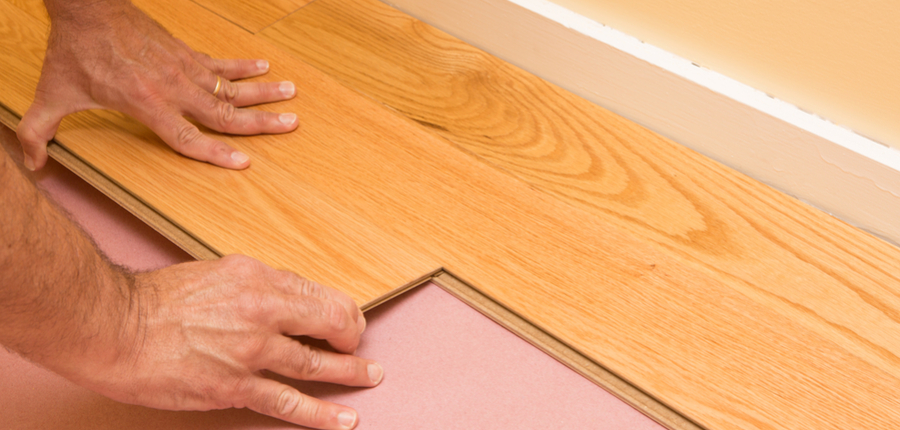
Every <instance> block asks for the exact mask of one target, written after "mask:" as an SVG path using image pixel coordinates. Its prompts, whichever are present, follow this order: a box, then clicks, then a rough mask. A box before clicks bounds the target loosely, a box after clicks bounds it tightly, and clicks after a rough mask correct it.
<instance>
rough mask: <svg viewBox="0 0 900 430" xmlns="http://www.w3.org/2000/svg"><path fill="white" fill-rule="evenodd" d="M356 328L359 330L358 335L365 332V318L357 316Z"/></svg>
mask: <svg viewBox="0 0 900 430" xmlns="http://www.w3.org/2000/svg"><path fill="white" fill-rule="evenodd" d="M356 326H357V328H358V329H359V332H360V334H362V332H364V331H366V318H365V317H363V316H362V315H360V316H358V317H357V318H356Z"/></svg>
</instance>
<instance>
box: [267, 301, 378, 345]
mask: <svg viewBox="0 0 900 430" xmlns="http://www.w3.org/2000/svg"><path fill="white" fill-rule="evenodd" d="M275 312H276V314H275V315H274V317H275V321H277V323H278V330H279V331H280V332H281V333H283V334H286V335H290V336H309V337H312V338H316V339H322V340H325V341H327V342H328V344H329V345H331V346H332V347H333V348H334V349H335V350H337V351H339V352H344V353H353V352H355V351H356V348H357V347H358V346H359V338H360V335H361V334H362V329H361V327H360V326H359V324H358V323H357V320H356V318H355V316H356V315H355V314H354V313H353V312H355V311H348V310H347V309H346V308H345V307H344V306H343V305H342V304H341V303H338V302H336V301H334V300H328V299H320V298H318V297H312V296H287V297H286V298H285V299H284V301H283V302H282V304H281V306H279V307H278V308H276V311H275Z"/></svg>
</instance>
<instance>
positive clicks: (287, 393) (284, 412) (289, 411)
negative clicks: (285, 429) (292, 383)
mask: <svg viewBox="0 0 900 430" xmlns="http://www.w3.org/2000/svg"><path fill="white" fill-rule="evenodd" d="M301 403H302V400H301V397H300V396H299V395H297V393H296V392H295V391H293V390H291V389H290V388H286V387H285V388H283V389H282V390H281V392H279V393H278V395H277V396H276V397H275V404H274V405H272V407H273V408H274V409H273V410H272V412H274V413H275V414H277V415H278V416H281V417H287V416H291V415H294V413H295V411H297V409H299V408H300V405H301Z"/></svg>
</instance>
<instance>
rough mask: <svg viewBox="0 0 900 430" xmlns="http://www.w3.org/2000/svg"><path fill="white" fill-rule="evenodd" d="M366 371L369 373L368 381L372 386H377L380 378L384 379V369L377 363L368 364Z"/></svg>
mask: <svg viewBox="0 0 900 430" xmlns="http://www.w3.org/2000/svg"><path fill="white" fill-rule="evenodd" d="M366 371H367V372H369V380H371V381H372V383H373V384H378V383H379V382H381V378H383V377H384V369H383V368H382V367H381V365H380V364H378V363H371V364H369V365H368V366H366Z"/></svg>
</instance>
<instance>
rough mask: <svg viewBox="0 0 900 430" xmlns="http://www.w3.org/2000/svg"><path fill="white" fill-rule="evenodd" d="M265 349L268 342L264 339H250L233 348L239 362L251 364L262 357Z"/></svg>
mask: <svg viewBox="0 0 900 430" xmlns="http://www.w3.org/2000/svg"><path fill="white" fill-rule="evenodd" d="M267 349H268V342H267V341H266V340H265V339H264V338H251V339H248V340H246V341H244V342H241V343H240V344H239V345H238V346H237V347H235V354H236V355H237V358H238V359H239V360H240V361H241V362H244V363H253V362H255V361H257V359H258V358H259V357H262V356H263V355H264V354H265V352H266V350H267Z"/></svg>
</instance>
